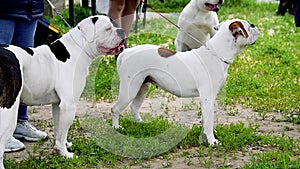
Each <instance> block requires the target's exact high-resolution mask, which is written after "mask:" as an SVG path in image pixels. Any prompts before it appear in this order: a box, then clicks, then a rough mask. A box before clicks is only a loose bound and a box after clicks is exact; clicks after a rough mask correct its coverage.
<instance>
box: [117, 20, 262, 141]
mask: <svg viewBox="0 0 300 169" xmlns="http://www.w3.org/2000/svg"><path fill="white" fill-rule="evenodd" d="M215 29H217V30H218V32H217V34H216V35H215V36H214V37H213V38H212V39H210V40H209V41H208V42H207V45H206V46H201V47H200V48H198V49H193V50H191V51H187V52H177V53H173V52H170V50H167V49H164V48H160V47H159V46H156V45H149V44H148V45H140V46H136V47H133V48H129V49H126V50H125V51H123V52H122V53H121V55H120V56H119V58H118V60H117V70H118V74H119V77H120V88H119V95H118V99H117V101H116V103H115V104H114V105H113V107H112V109H111V110H112V124H113V127H115V128H120V127H121V126H120V125H119V114H120V113H121V112H122V111H123V110H124V109H125V108H126V107H127V106H128V104H129V103H130V102H132V104H131V110H132V113H133V114H134V118H135V120H136V121H142V119H141V116H140V114H139V109H140V107H141V104H142V102H143V100H144V98H145V97H146V93H147V91H148V89H149V86H150V83H152V84H155V85H156V86H158V87H159V88H161V89H163V90H166V91H168V92H170V93H172V94H174V95H176V96H179V97H198V96H200V102H201V108H202V122H203V125H204V130H203V132H204V136H205V137H204V138H205V139H206V140H207V141H208V143H209V144H211V145H214V144H217V143H218V140H216V139H215V137H214V134H213V123H214V104H215V100H216V96H217V93H218V91H219V90H220V88H221V86H222V85H223V84H224V82H225V80H226V76H227V69H228V67H229V65H230V63H231V62H232V61H233V59H234V58H235V56H236V55H238V54H239V53H240V52H242V51H243V49H244V48H245V46H246V45H249V44H253V43H254V42H255V41H256V39H257V38H258V29H257V28H256V27H254V25H250V24H249V23H248V22H247V21H244V20H238V19H235V20H228V21H226V22H223V23H221V24H220V25H218V26H216V27H215ZM162 54H163V55H162ZM168 54H169V55H168ZM149 82H150V83H149Z"/></svg>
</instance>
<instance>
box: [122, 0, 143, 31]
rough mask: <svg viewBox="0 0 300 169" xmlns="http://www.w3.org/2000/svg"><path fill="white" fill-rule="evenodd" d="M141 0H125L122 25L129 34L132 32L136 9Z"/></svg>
mask: <svg viewBox="0 0 300 169" xmlns="http://www.w3.org/2000/svg"><path fill="white" fill-rule="evenodd" d="M139 2H140V0H125V7H124V9H123V12H122V16H121V17H122V18H121V27H122V28H123V29H124V30H125V33H126V35H127V36H129V34H130V30H131V26H132V22H133V18H134V14H135V10H136V8H137V7H138V5H139Z"/></svg>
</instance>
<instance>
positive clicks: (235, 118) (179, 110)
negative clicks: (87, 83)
mask: <svg viewBox="0 0 300 169" xmlns="http://www.w3.org/2000/svg"><path fill="white" fill-rule="evenodd" d="M167 98H168V99H165V98H160V97H157V98H151V99H146V100H145V102H144V104H143V107H142V112H151V114H152V115H153V116H162V117H163V118H166V119H168V120H170V121H176V122H178V123H181V124H186V125H188V126H192V125H193V124H197V125H201V122H200V121H201V120H200V118H199V115H198V113H197V111H196V109H197V107H198V106H199V104H198V103H197V99H178V98H173V97H171V98H170V97H168V96H167ZM111 105H112V103H108V102H96V103H93V102H91V101H87V100H85V99H81V101H80V103H79V105H78V108H77V117H78V118H82V117H84V116H85V115H86V114H87V113H88V116H89V117H95V118H104V119H109V118H110V107H111ZM29 110H30V121H31V122H32V123H35V124H37V123H38V122H39V121H40V120H46V121H52V115H51V113H50V112H51V106H39V107H30V109H29ZM174 112H176V113H174ZM127 115H130V114H128V113H127V114H126V113H125V116H127ZM281 118H282V117H281V115H280V114H276V113H269V114H268V115H267V116H266V117H265V119H264V120H262V117H261V116H260V115H259V114H258V113H257V112H253V111H252V110H251V109H244V108H242V107H241V106H237V107H234V108H227V110H224V109H218V114H217V117H216V124H230V123H238V122H243V123H244V124H245V125H247V124H249V123H255V124H258V125H259V126H260V128H259V132H260V133H261V134H272V135H274V136H281V134H282V132H283V131H284V132H285V134H286V135H287V136H289V137H292V138H294V139H299V138H300V133H299V131H300V129H299V128H300V126H299V125H293V124H291V123H285V122H274V120H273V119H281ZM286 128H289V130H288V131H286ZM45 131H46V132H47V133H53V129H52V128H46V129H45ZM50 138H51V136H50ZM52 139H53V136H52ZM24 143H25V145H26V150H25V151H20V152H15V153H7V154H6V158H7V159H13V160H16V161H20V160H22V159H26V158H28V157H29V154H32V152H33V146H34V144H35V143H32V142H26V141H25V142H24ZM45 144H49V145H46V146H47V147H49V149H51V147H52V143H50V142H49V143H47V142H46V143H45ZM260 151H263V150H262V149H255V148H249V153H245V152H237V154H235V156H234V157H232V158H229V159H227V160H226V162H225V163H226V165H228V167H230V168H237V167H240V166H243V165H244V164H246V163H249V162H250V152H260ZM183 153H187V154H188V155H187V156H184V157H183V156H182V154H183ZM206 158H208V157H199V153H197V149H196V148H192V149H188V150H185V149H182V150H179V151H178V152H177V153H173V154H170V155H169V158H168V159H166V158H164V157H157V158H154V159H151V160H147V161H144V162H143V164H136V165H133V166H132V168H149V167H150V168H165V167H169V168H178V169H179V168H180V169H184V168H199V166H200V164H201V163H204V162H205V161H206V160H208V159H206ZM213 158H214V159H209V160H213V161H214V163H213V164H212V166H211V167H212V168H218V166H220V165H224V159H223V158H222V157H215V156H213ZM200 159H201V160H200ZM205 159H206V160H205ZM203 165H204V166H205V164H203ZM201 166H202V165H201Z"/></svg>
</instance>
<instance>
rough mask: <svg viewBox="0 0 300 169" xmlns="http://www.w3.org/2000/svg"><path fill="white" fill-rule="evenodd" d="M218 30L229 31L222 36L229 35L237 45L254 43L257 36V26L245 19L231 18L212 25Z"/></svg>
mask: <svg viewBox="0 0 300 169" xmlns="http://www.w3.org/2000/svg"><path fill="white" fill-rule="evenodd" d="M214 29H215V30H217V31H218V32H229V33H228V34H223V35H222V36H229V39H233V41H234V43H235V44H236V45H238V46H246V45H251V44H254V43H255V41H256V40H257V38H258V34H259V31H258V28H257V27H255V26H254V25H253V24H250V23H248V22H247V21H245V20H240V19H233V20H227V21H224V22H221V23H220V24H219V25H217V26H215V27H214Z"/></svg>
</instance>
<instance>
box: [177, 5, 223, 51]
mask: <svg viewBox="0 0 300 169" xmlns="http://www.w3.org/2000/svg"><path fill="white" fill-rule="evenodd" d="M223 3H224V0H191V1H190V2H189V3H188V4H187V5H186V6H185V7H184V9H183V10H182V12H181V13H180V15H179V18H178V26H179V27H180V28H181V30H178V32H177V36H176V39H175V46H176V50H177V51H181V52H184V51H189V50H191V49H197V48H199V47H200V46H202V45H203V44H205V42H206V41H208V40H209V39H210V38H211V37H213V36H214V35H215V34H216V30H214V29H213V27H214V26H215V25H218V24H219V19H218V15H217V13H216V12H218V11H219V5H220V4H223ZM189 35H191V36H193V37H194V38H195V39H196V40H195V39H193V38H191V37H190V36H189ZM199 42H200V43H199Z"/></svg>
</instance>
